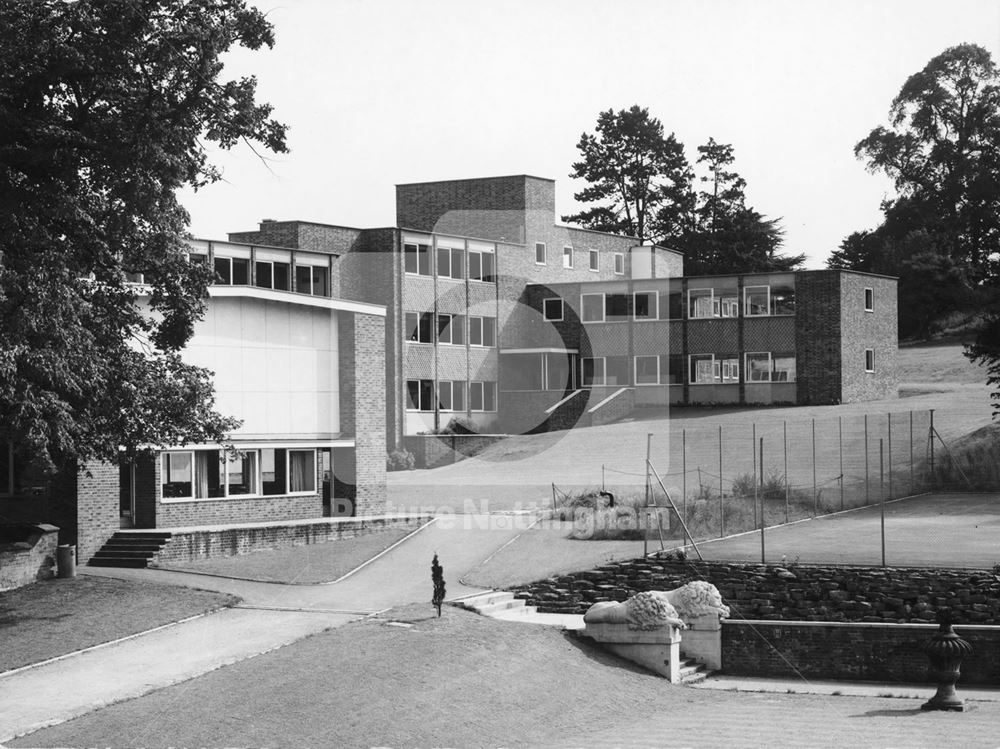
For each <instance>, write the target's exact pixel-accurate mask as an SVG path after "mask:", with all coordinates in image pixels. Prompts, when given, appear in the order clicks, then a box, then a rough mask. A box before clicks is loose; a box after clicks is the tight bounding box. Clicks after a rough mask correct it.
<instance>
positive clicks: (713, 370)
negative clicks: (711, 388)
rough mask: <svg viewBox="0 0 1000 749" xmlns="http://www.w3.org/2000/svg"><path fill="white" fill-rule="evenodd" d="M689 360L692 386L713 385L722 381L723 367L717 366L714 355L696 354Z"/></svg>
mask: <svg viewBox="0 0 1000 749" xmlns="http://www.w3.org/2000/svg"><path fill="white" fill-rule="evenodd" d="M688 359H689V362H690V375H689V376H690V382H691V384H692V385H711V384H713V383H715V382H716V381H718V380H721V379H722V376H721V375H722V372H721V367H717V366H716V364H717V362H716V361H715V355H714V354H694V355H692V356H690V357H688Z"/></svg>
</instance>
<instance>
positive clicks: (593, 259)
mask: <svg viewBox="0 0 1000 749" xmlns="http://www.w3.org/2000/svg"><path fill="white" fill-rule="evenodd" d="M587 263H588V268H589V269H590V272H591V273H600V272H601V253H600V252H598V251H597V250H587Z"/></svg>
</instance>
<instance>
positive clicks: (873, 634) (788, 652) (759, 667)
mask: <svg viewBox="0 0 1000 749" xmlns="http://www.w3.org/2000/svg"><path fill="white" fill-rule="evenodd" d="M937 629H938V628H937V625H936V624H876V623H862V622H830V623H827V622H773V621H772V622H762V621H739V620H729V621H724V622H723V623H722V664H723V673H726V674H731V675H735V676H774V677H791V678H798V677H805V678H807V679H851V680H862V681H887V682H896V681H899V682H922V681H927V680H928V675H927V668H928V660H927V656H926V655H925V654H924V651H923V647H924V645H925V644H926V643H927V642H928V641H929V640H930V638H931V636H932V635H933V634H934V633H935V632H936V631H937ZM955 632H956V633H957V634H958V635H960V636H961V637H963V638H964V639H966V640H968V641H969V642H970V643H971V644H972V647H973V650H974V652H973V654H972V656H971V657H969V658H966V659H965V662H964V663H963V664H962V676H961V681H960V684H989V685H996V684H1000V627H989V626H987V627H975V626H963V625H960V626H956V627H955Z"/></svg>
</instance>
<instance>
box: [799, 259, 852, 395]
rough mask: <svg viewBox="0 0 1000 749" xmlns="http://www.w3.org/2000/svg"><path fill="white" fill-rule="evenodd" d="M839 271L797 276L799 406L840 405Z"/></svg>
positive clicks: (806, 273) (805, 273)
mask: <svg viewBox="0 0 1000 749" xmlns="http://www.w3.org/2000/svg"><path fill="white" fill-rule="evenodd" d="M840 278H841V274H840V272H839V271H835V270H826V271H806V272H800V273H796V274H795V367H796V380H797V384H798V400H799V404H800V405H804V406H808V405H826V404H836V403H840V402H841V397H842V396H841V392H842V379H841V372H842V359H841V357H842V351H841V343H840V340H841V318H840Z"/></svg>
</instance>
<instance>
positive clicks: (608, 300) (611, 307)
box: [604, 294, 628, 322]
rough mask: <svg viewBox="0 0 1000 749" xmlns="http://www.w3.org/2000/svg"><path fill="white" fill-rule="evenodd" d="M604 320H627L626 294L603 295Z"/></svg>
mask: <svg viewBox="0 0 1000 749" xmlns="http://www.w3.org/2000/svg"><path fill="white" fill-rule="evenodd" d="M604 320H605V321H606V322H625V321H626V320H628V294H605V295H604Z"/></svg>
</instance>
